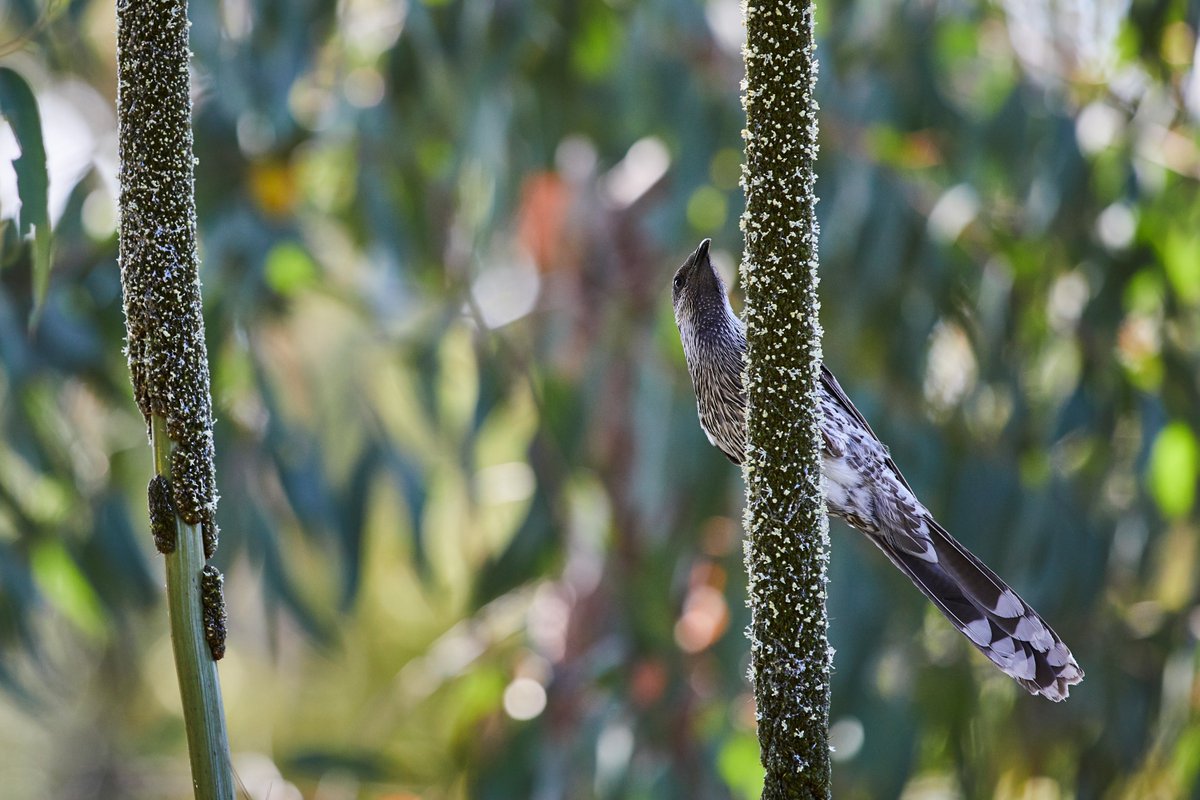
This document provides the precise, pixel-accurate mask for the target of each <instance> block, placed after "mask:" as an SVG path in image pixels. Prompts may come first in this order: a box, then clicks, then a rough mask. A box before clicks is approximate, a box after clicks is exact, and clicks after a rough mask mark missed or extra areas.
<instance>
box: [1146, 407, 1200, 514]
mask: <svg viewBox="0 0 1200 800" xmlns="http://www.w3.org/2000/svg"><path fill="white" fill-rule="evenodd" d="M1198 462H1200V457H1198V454H1197V448H1196V437H1195V435H1193V433H1192V429H1191V428H1190V427H1188V425H1187V424H1186V423H1183V422H1172V423H1171V424H1170V425H1168V426H1166V427H1165V428H1163V429H1162V430H1161V431H1159V434H1158V437H1157V438H1156V439H1155V440H1154V446H1153V447H1152V448H1151V450H1150V466H1149V479H1150V492H1151V494H1153V495H1154V500H1155V502H1157V503H1158V507H1159V509H1161V510H1162V513H1163V514H1164V515H1165V516H1167V517H1172V518H1178V517H1183V516H1186V515H1187V513H1188V512H1189V511H1191V510H1192V504H1193V503H1194V502H1195V500H1196V473H1197V466H1198Z"/></svg>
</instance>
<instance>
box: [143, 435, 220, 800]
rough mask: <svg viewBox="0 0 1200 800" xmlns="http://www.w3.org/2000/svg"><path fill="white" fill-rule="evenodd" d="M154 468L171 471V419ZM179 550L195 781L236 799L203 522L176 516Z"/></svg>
mask: <svg viewBox="0 0 1200 800" xmlns="http://www.w3.org/2000/svg"><path fill="white" fill-rule="evenodd" d="M152 420H153V421H152V424H151V438H152V440H153V445H154V471H155V472H156V473H158V474H159V475H164V476H167V477H170V475H171V451H172V450H173V449H174V448H175V443H174V442H172V441H171V440H170V438H168V437H167V423H166V421H165V420H164V419H163V418H162V417H159V416H154V417H152ZM175 528H176V536H175V551H174V552H173V553H170V554H168V555H167V556H166V561H167V608H168V612H169V615H170V619H171V646H172V648H173V649H174V651H175V671H176V673H177V674H178V676H179V694H180V696H181V699H182V702H183V723H184V727H185V728H186V729H187V739H188V752H189V753H190V754H191V759H192V786H193V788H194V789H195V795H196V799H197V800H210V798H212V799H213V800H232V798H233V797H234V781H233V765H232V764H231V763H230V759H229V738H228V736H227V735H226V733H225V711H224V706H223V704H222V702H221V683H220V681H219V679H218V677H217V663H216V662H215V661H213V659H212V653H210V652H209V649H208V642H207V640H206V639H205V638H204V620H203V618H202V616H201V606H200V571H201V570H202V569H204V543H203V541H202V539H201V536H200V526H199V525H188V524H187V523H185V522H184V521H183V520H181V519H179V518H178V517H176V518H175Z"/></svg>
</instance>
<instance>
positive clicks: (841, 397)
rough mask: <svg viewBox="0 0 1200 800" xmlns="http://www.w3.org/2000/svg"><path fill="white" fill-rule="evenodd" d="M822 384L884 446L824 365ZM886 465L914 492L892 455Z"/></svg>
mask: <svg viewBox="0 0 1200 800" xmlns="http://www.w3.org/2000/svg"><path fill="white" fill-rule="evenodd" d="M821 383H822V384H823V385H824V386H825V389H826V390H827V391H828V392H829V394H830V395H831V396H832V397H833V398H834V399H835V400H837V401H838V405H840V406H841V407H842V408H843V409H844V410H845V411H846V413H847V414H849V415H850V416H851V417H852V418H853V419H854V420H855V421H857V422H858V424H859V425H862V427H863V429H864V430H865V431H866V432H867V433H869V434H871V436H872V438H874V439H875V440H876V441H879V442H880V443H881V444H882V442H881V441H880V439H879V437H878V436H876V435H875V431H873V430H871V423H869V422H867V418H866V417H864V416H863V415H862V412H861V411H859V410H858V409H857V408H855V406H854V403H852V402H851V401H850V398H849V397H847V396H846V391H845V390H844V389H842V386H841V384H840V383H838V381H837V378H835V377H834V376H833V373H832V372H830V371H829V367H827V366H825V364H824V363H822V364H821ZM885 449H886V446H885ZM884 463H886V464H887V465H888V467H889V468H890V469H891V470H892V472H894V473H895V474H896V477H897V478H899V479H900V483H902V484H904V488H906V489H908V490H909V491H910V492H911V491H912V490H913V489H912V487H911V486H909V485H908V480H907V479H905V477H904V473H902V472H901V471H900V468H899V467H897V466H896V462H895V461H893V460H892V457H891V456H890V455H889V456H888V457H887V458H886V459H885V462H884Z"/></svg>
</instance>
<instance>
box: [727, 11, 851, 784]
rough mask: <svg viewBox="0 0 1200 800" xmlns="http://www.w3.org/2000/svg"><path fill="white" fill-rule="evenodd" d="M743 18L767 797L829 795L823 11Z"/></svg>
mask: <svg viewBox="0 0 1200 800" xmlns="http://www.w3.org/2000/svg"><path fill="white" fill-rule="evenodd" d="M745 9H746V47H745V50H744V51H743V52H744V53H745V58H746V90H745V93H744V95H743V100H744V103H745V108H746V133H745V141H746V170H745V172H744V178H743V188H744V190H745V192H746V212H745V214H744V216H743V217H742V227H743V229H744V230H745V232H746V256H745V259H744V260H743V264H742V280H743V285H744V287H745V290H746V340H747V348H748V356H747V366H746V374H745V383H746V398H747V420H746V421H747V432H748V441H747V453H746V460H745V468H744V470H745V477H746V496H747V503H746V506H747V511H746V528H747V531H748V533H749V544H748V547H747V549H746V570H747V573H748V574H749V587H748V593H749V597H750V609H751V623H750V647H751V659H752V666H751V670H752V673H753V675H754V693H755V700H756V702H757V704H758V740H759V746H760V748H761V758H762V762H763V766H764V767H765V768H766V781H765V785H764V788H763V798H764V800H776V799H778V800H782V799H783V798H828V797H830V796H831V770H830V759H829V743H828V727H829V674H830V671H831V653H830V649H829V642H828V641H827V638H826V636H827V629H828V618H827V615H826V610H825V594H826V592H825V584H826V581H827V578H826V564H827V562H828V559H829V523H828V521H827V517H826V514H825V499H824V493H823V485H822V481H821V450H820V422H821V415H820V407H819V405H818V403H817V375H818V370H819V368H820V363H821V328H820V323H819V321H818V318H817V312H818V309H819V307H820V304H819V301H818V299H817V217H816V205H817V199H816V195H815V193H814V190H813V182H814V179H815V177H816V176H815V170H814V166H815V163H816V155H817V116H816V100H815V97H814V95H815V86H816V76H817V63H816V55H815V53H816V46H815V42H814V37H813V8H812V3H811V0H804V1H803V2H799V3H789V4H776V3H766V2H761V0H759V1H758V2H748V3H747V4H746V6H745Z"/></svg>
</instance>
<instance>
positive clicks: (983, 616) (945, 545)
mask: <svg viewBox="0 0 1200 800" xmlns="http://www.w3.org/2000/svg"><path fill="white" fill-rule="evenodd" d="M926 519H927V522H928V524H929V535H930V538H931V539H932V542H933V552H934V554H935V555H936V557H937V558H936V560H927V559H928V558H929V554H928V553H926V554H924V557H921V556H918V555H914V554H913V553H909V552H905V551H904V550H901V549H899V548H896V547H895V546H893V545H892V544H891V543H890V542H889V541H888V537H886V536H877V535H874V536H870V537H869V538H871V539H872V540H873V541H874V542H875V544H876V545H878V547H879V549H881V550H883V552H884V554H886V555H887V557H888V558H889V559H891V561H892V563H893V564H895V565H896V566H897V567H899V568H900V570H901V571H902V572H903V573H904V574H905V575H907V576H908V577H909V579H911V580H912V582H913V583H914V584H916V586H917V588H918V589H920V590H921V592H922V593H924V595H925V596H926V597H928V598H929V599H930V600H932V601H933V603H934V605H936V606H937V607H938V609H939V610H940V611H941V612H942V613H943V614H945V615H946V618H947V619H948V620H950V622H951V624H953V625H954V627H956V628H958V629H959V630H960V631H961V632H962V633H963V635H964V636H966V637H967V638H968V639H970V640H971V644H973V645H975V647H977V648H978V649H979V651H980V652H981V653H983V654H984V655H985V656H987V657H988V659H989V660H990V661H991V662H992V663H993V664H995V665H996V666H997V667H999V668H1000V669H1001V670H1002V671H1003V672H1004V673H1005V674H1007V675H1010V676H1011V677H1013V678H1014V679H1016V681H1017V683H1019V684H1021V685H1022V686H1024V687H1025V688H1026V689H1027V690H1028V691H1029V693H1030V694H1040V695H1042V696H1043V697H1046V698H1049V699H1050V700H1053V701H1055V702H1060V701H1062V700H1066V699H1067V694H1068V693H1069V691H1070V689H1069V687H1070V686H1072V685H1074V684H1076V683H1079V682H1080V681H1081V680H1083V670H1082V669H1080V668H1079V664H1077V663H1076V662H1075V658H1074V656H1072V655H1071V651H1070V649H1068V648H1067V646H1066V645H1065V644H1063V641H1062V639H1060V638H1058V634H1056V633H1055V632H1054V631H1053V630H1052V629H1051V628H1050V626H1049V625H1047V624H1046V622H1045V620H1043V619H1042V618H1041V617H1040V616H1039V615H1038V613H1037V612H1036V611H1034V610H1033V609H1032V608H1030V606H1029V605H1028V604H1027V603H1026V602H1025V601H1024V600H1022V599H1021V598H1020V597H1019V596H1017V593H1016V592H1014V591H1013V590H1012V589H1011V588H1010V587H1009V586H1008V584H1006V583H1005V582H1004V581H1003V580H1001V579H1000V577H999V576H998V575H996V573H994V572H992V571H991V570H990V569H989V568H988V567H987V565H985V564H984V563H983V562H982V561H980V560H979V559H978V558H976V557H975V556H974V555H972V554H971V553H970V551H968V550H967V548H965V547H963V546H962V545H961V544H959V543H958V542H957V541H956V540H955V539H954V537H953V536H951V535H950V534H949V533H947V532H946V530H945V529H944V528H942V526H940V525H938V524H937V522H935V521H934V520H933V519H932V518H930V517H927V518H926Z"/></svg>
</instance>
